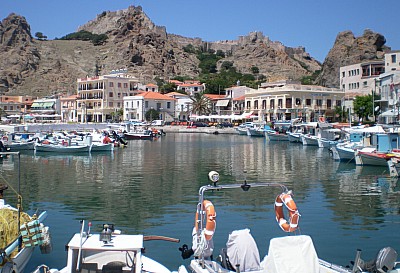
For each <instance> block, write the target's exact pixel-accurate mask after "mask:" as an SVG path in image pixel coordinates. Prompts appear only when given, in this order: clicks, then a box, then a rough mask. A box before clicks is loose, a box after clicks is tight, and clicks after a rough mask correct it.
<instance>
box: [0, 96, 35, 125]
mask: <svg viewBox="0 0 400 273" xmlns="http://www.w3.org/2000/svg"><path fill="white" fill-rule="evenodd" d="M32 102H33V97H32V96H6V95H1V96H0V108H1V109H2V110H3V111H4V112H5V113H7V117H8V118H10V119H11V120H12V121H13V122H16V121H17V120H20V118H21V116H22V115H24V114H25V113H27V112H28V111H29V109H30V107H31V105H32Z"/></svg>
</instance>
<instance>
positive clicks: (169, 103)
mask: <svg viewBox="0 0 400 273" xmlns="http://www.w3.org/2000/svg"><path fill="white" fill-rule="evenodd" d="M170 108H171V102H170V101H167V109H170Z"/></svg>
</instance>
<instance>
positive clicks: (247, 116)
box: [242, 111, 253, 119]
mask: <svg viewBox="0 0 400 273" xmlns="http://www.w3.org/2000/svg"><path fill="white" fill-rule="evenodd" d="M252 115H253V111H251V112H250V113H243V114H242V119H243V118H246V119H249V118H251V116H252Z"/></svg>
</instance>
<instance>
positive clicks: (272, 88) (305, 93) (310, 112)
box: [245, 81, 344, 121]
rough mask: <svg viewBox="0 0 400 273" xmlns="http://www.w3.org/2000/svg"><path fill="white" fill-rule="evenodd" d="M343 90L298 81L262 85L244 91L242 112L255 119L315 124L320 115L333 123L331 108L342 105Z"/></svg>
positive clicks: (333, 109)
mask: <svg viewBox="0 0 400 273" xmlns="http://www.w3.org/2000/svg"><path fill="white" fill-rule="evenodd" d="M343 99H344V91H343V90H340V89H336V88H326V87H322V86H315V85H301V84H300V83H298V82H290V81H279V82H273V83H263V84H262V85H261V87H259V88H258V89H248V90H247V91H246V95H245V107H246V112H248V113H249V114H252V115H257V116H258V119H259V120H265V121H274V120H291V119H294V118H302V119H303V120H305V121H317V120H318V118H319V117H320V116H324V117H325V118H327V119H328V120H334V119H335V118H336V117H335V107H336V106H342V105H343Z"/></svg>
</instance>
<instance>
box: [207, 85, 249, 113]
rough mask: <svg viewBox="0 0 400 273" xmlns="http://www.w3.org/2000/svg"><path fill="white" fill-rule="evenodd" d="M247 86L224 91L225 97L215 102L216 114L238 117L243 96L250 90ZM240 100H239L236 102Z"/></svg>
mask: <svg viewBox="0 0 400 273" xmlns="http://www.w3.org/2000/svg"><path fill="white" fill-rule="evenodd" d="M250 89H251V88H250V87H247V86H232V87H230V88H227V89H225V95H223V97H222V98H221V99H219V100H218V101H217V103H216V104H215V108H216V112H217V114H218V115H233V114H236V115H240V114H242V112H243V107H241V106H243V105H241V104H240V102H242V103H243V101H244V100H243V96H244V95H245V94H246V91H247V90H250ZM238 98H242V101H241V100H237V99H238Z"/></svg>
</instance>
